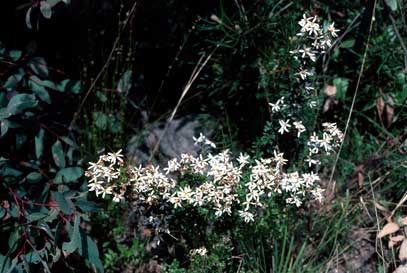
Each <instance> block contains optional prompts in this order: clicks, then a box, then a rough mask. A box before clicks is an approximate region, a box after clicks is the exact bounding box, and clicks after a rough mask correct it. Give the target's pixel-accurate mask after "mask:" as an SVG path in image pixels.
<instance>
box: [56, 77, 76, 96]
mask: <svg viewBox="0 0 407 273" xmlns="http://www.w3.org/2000/svg"><path fill="white" fill-rule="evenodd" d="M56 90H58V91H60V92H71V93H74V94H79V93H80V92H81V91H82V85H81V83H80V81H73V80H68V79H66V80H63V81H61V82H60V83H58V84H57V85H56Z"/></svg>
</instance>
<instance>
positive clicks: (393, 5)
mask: <svg viewBox="0 0 407 273" xmlns="http://www.w3.org/2000/svg"><path fill="white" fill-rule="evenodd" d="M384 1H385V2H386V4H387V6H389V8H390V9H391V10H392V11H396V10H397V0H384Z"/></svg>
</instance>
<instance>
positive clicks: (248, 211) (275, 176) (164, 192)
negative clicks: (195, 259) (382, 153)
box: [86, 124, 342, 222]
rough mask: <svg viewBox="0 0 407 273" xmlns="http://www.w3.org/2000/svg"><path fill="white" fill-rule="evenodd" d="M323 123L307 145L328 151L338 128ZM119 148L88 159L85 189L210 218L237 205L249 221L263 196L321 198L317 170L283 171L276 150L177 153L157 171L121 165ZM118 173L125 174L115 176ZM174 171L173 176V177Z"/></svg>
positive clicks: (280, 155) (297, 201)
mask: <svg viewBox="0 0 407 273" xmlns="http://www.w3.org/2000/svg"><path fill="white" fill-rule="evenodd" d="M324 127H325V129H326V130H325V132H324V134H323V137H322V138H321V139H320V138H318V137H316V136H315V137H312V138H311V139H310V141H309V145H310V147H311V148H312V149H315V148H318V149H319V148H321V149H322V148H323V149H324V151H325V152H328V151H329V152H330V151H332V150H333V149H334V148H335V147H336V146H337V143H338V142H337V141H339V140H338V138H341V137H342V133H341V132H340V131H339V130H338V129H337V128H336V126H335V125H334V124H325V125H324ZM315 145H317V146H315ZM120 152H121V151H119V152H117V153H109V154H108V155H102V156H100V158H99V160H98V161H97V162H96V163H90V167H89V168H88V171H87V172H86V174H87V176H89V177H90V178H91V179H90V181H89V184H88V186H89V191H96V195H97V196H99V195H100V194H101V195H102V197H103V198H104V197H105V196H106V195H112V197H113V201H115V202H120V201H121V200H124V195H125V193H127V194H128V195H129V196H131V197H132V198H133V199H134V198H135V199H137V200H138V201H141V202H144V203H146V204H149V205H153V204H159V203H162V202H165V203H167V204H170V205H172V206H173V207H174V208H179V207H187V206H194V207H205V208H207V209H210V210H212V211H213V212H214V215H215V216H216V217H221V216H222V215H225V214H226V215H231V214H232V210H233V209H237V213H238V214H239V216H240V217H241V218H242V219H243V220H244V221H245V222H250V221H253V220H254V217H255V214H256V212H257V211H258V209H261V208H264V207H267V205H266V204H267V201H268V200H269V199H270V198H272V197H274V196H275V195H283V196H285V197H286V203H287V204H295V205H296V206H300V205H301V204H302V202H303V200H304V199H305V198H306V197H308V196H311V197H313V198H315V199H319V200H320V199H321V192H322V189H320V187H319V185H318V183H317V181H318V180H319V177H318V175H316V174H314V173H313V172H309V173H308V172H305V173H301V174H300V173H299V172H286V171H285V170H284V165H285V164H286V162H287V160H286V159H285V158H284V155H283V153H279V152H277V151H274V156H273V157H271V158H266V159H260V160H251V159H250V157H249V156H248V155H243V154H240V155H239V157H237V158H232V156H231V153H230V152H229V151H228V150H225V151H222V152H220V153H218V154H215V155H212V154H210V153H209V154H207V155H205V156H203V155H202V154H201V155H199V156H198V157H194V156H192V155H189V154H182V155H181V157H180V158H179V159H177V158H174V159H172V160H170V161H168V163H167V167H166V168H164V169H163V171H161V170H160V168H159V167H158V166H153V165H148V166H146V167H141V166H139V167H129V168H127V169H125V168H124V167H123V160H122V157H123V155H122V154H121V153H120ZM318 152H319V151H318ZM314 154H315V153H314V152H312V155H314ZM253 161H254V162H253ZM123 169H125V171H124V172H123V171H121V170H123ZM123 173H124V174H125V175H126V176H125V177H120V175H121V174H123ZM185 174H194V175H198V176H199V177H200V178H203V179H199V178H198V177H197V179H196V181H191V178H189V182H188V183H189V184H188V183H184V182H186V181H184V180H183V178H184V175H185ZM176 176H178V179H174V178H173V177H176ZM243 177H245V179H242V178H243ZM199 181H200V182H199Z"/></svg>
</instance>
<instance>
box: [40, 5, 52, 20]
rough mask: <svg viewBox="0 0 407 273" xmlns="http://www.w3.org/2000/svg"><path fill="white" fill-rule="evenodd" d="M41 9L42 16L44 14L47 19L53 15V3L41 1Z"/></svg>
mask: <svg viewBox="0 0 407 273" xmlns="http://www.w3.org/2000/svg"><path fill="white" fill-rule="evenodd" d="M40 5H41V6H40V11H41V13H42V16H44V17H45V18H47V19H50V18H51V16H52V9H51V5H50V4H49V3H47V2H46V1H41V2H40Z"/></svg>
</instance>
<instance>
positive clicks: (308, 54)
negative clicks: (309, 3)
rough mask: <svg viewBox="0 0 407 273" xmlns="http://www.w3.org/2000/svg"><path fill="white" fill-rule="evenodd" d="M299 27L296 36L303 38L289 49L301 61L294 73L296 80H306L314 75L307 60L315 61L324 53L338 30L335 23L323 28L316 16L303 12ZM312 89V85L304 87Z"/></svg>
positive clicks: (336, 35)
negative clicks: (297, 45)
mask: <svg viewBox="0 0 407 273" xmlns="http://www.w3.org/2000/svg"><path fill="white" fill-rule="evenodd" d="M298 24H299V25H300V27H301V29H300V32H298V33H297V36H299V37H301V38H303V39H302V40H301V44H302V45H301V46H299V47H298V48H297V49H295V50H292V51H290V53H291V54H293V55H294V58H295V59H296V60H300V61H301V66H300V68H299V71H298V72H297V73H296V76H297V80H298V81H304V80H307V78H308V77H309V76H312V75H314V73H315V72H314V69H313V68H312V67H310V66H309V64H308V62H309V61H311V63H313V62H315V61H316V60H317V58H318V57H319V56H321V55H322V54H324V53H325V52H326V50H327V49H329V48H330V47H331V46H332V40H333V39H335V38H336V37H338V34H337V32H338V31H339V30H338V29H336V28H335V27H334V24H335V23H332V24H330V25H329V26H327V27H326V28H325V29H324V27H323V26H321V25H320V24H319V23H318V17H317V16H311V17H307V16H306V15H305V14H304V15H303V18H302V19H301V20H300V21H299V22H298ZM310 88H311V90H312V87H310V86H309V87H307V88H305V89H306V90H308V91H309V90H310Z"/></svg>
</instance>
